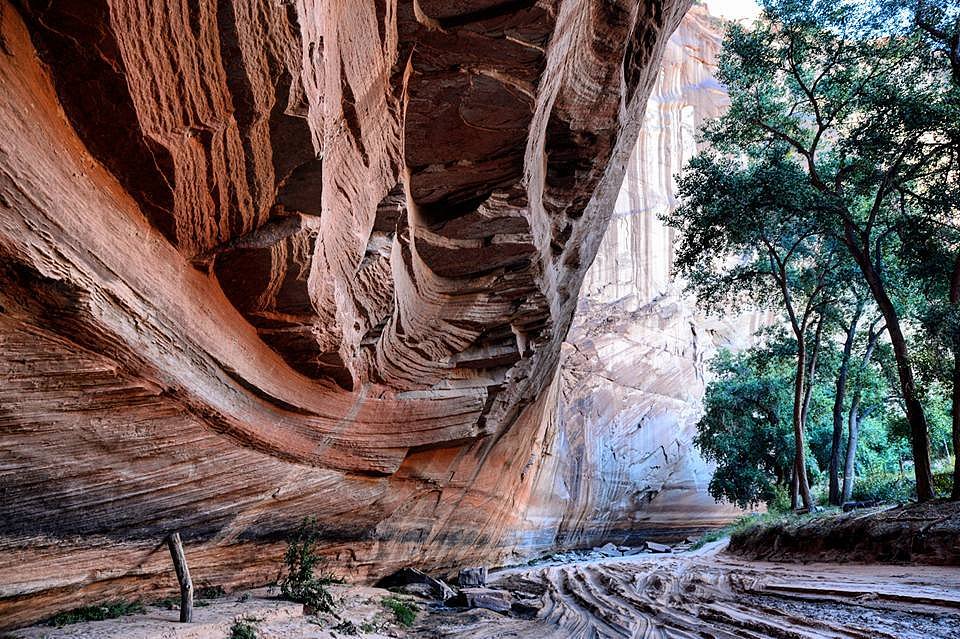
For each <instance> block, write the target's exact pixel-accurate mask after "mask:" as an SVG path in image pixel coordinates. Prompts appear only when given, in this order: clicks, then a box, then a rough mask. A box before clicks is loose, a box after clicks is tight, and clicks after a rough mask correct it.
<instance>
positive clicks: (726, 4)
mask: <svg viewBox="0 0 960 639" xmlns="http://www.w3.org/2000/svg"><path fill="white" fill-rule="evenodd" d="M706 3H707V7H708V8H709V9H710V13H711V14H713V15H715V16H719V17H721V18H727V19H728V20H742V19H744V18H755V17H757V15H758V14H759V13H760V7H759V6H757V3H756V2H755V1H754V0H706Z"/></svg>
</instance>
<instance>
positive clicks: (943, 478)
mask: <svg viewBox="0 0 960 639" xmlns="http://www.w3.org/2000/svg"><path fill="white" fill-rule="evenodd" d="M933 489H934V490H935V491H936V493H937V495H939V496H941V497H949V496H950V493H951V492H952V491H953V471H950V472H947V473H934V474H933Z"/></svg>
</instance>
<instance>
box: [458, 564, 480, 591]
mask: <svg viewBox="0 0 960 639" xmlns="http://www.w3.org/2000/svg"><path fill="white" fill-rule="evenodd" d="M457 585H458V586H460V587H461V588H477V587H483V586H486V585H487V568H486V566H483V567H481V568H463V569H462V570H461V571H460V573H459V574H458V575H457Z"/></svg>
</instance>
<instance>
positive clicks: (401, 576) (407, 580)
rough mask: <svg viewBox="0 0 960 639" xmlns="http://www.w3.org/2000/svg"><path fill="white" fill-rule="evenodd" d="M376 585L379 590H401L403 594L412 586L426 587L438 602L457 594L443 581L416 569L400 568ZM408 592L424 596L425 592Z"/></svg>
mask: <svg viewBox="0 0 960 639" xmlns="http://www.w3.org/2000/svg"><path fill="white" fill-rule="evenodd" d="M376 585H377V586H378V587H380V588H395V589H398V590H402V591H403V592H408V590H406V589H407V588H411V587H412V586H414V585H418V586H426V587H427V588H429V592H430V594H431V595H432V596H433V598H434V599H437V600H439V601H446V600H447V599H450V598H451V597H454V596H456V594H457V593H456V592H455V591H454V589H453V588H451V587H450V586H449V585H447V584H446V583H445V582H444V581H442V580H440V579H437V578H436V577H431V576H430V575H428V574H427V573H425V572H423V571H422V570H418V569H416V568H401V569H400V570H398V571H397V572H395V573H393V574H392V575H389V576H388V577H384V578H383V579H381V580H380V581H378V582H377V583H376ZM409 592H410V594H415V595H418V596H424V594H423V593H425V592H427V591H425V590H424V589H423V588H420V587H416V588H413V589H412V590H409Z"/></svg>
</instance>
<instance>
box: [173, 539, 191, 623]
mask: <svg viewBox="0 0 960 639" xmlns="http://www.w3.org/2000/svg"><path fill="white" fill-rule="evenodd" d="M167 546H169V548H170V557H171V558H173V569H174V570H176V571H177V581H179V582H180V622H181V623H190V622H191V621H192V620H193V582H192V581H191V580H190V568H189V567H188V566H187V557H186V555H184V554H183V542H181V541H180V533H173V534H172V535H170V536H169V537H167Z"/></svg>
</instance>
